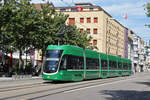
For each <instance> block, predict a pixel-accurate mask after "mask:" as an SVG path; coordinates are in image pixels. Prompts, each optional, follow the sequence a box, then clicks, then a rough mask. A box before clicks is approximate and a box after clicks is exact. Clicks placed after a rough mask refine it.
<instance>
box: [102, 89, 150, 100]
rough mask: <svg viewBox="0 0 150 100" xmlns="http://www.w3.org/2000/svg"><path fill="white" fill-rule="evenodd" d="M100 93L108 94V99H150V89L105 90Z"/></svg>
mask: <svg viewBox="0 0 150 100" xmlns="http://www.w3.org/2000/svg"><path fill="white" fill-rule="evenodd" d="M99 93H102V94H103V95H106V99H107V100H150V91H135V90H104V91H100V92H99Z"/></svg>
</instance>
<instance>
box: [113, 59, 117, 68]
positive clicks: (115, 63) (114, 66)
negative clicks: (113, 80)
mask: <svg viewBox="0 0 150 100" xmlns="http://www.w3.org/2000/svg"><path fill="white" fill-rule="evenodd" d="M113 68H114V70H117V62H115V61H113Z"/></svg>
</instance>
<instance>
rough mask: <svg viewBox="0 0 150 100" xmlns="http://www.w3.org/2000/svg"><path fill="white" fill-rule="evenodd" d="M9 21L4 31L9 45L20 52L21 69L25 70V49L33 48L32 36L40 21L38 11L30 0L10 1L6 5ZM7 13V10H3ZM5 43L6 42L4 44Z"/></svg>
mask: <svg viewBox="0 0 150 100" xmlns="http://www.w3.org/2000/svg"><path fill="white" fill-rule="evenodd" d="M5 6H6V9H7V10H6V12H5V13H9V14H4V15H6V17H7V15H8V18H9V20H8V21H7V20H6V19H5V20H6V21H5V20H4V21H3V22H4V23H3V27H2V31H3V33H4V36H5V35H6V36H7V37H8V38H7V39H8V40H11V43H10V42H9V41H8V42H9V45H11V46H12V47H14V48H15V49H16V50H18V51H19V68H23V65H24V63H23V59H22V54H23V51H24V50H25V48H27V47H30V46H32V35H33V34H35V32H36V31H35V30H36V29H34V28H35V27H36V23H37V21H38V20H39V19H38V18H39V17H38V15H36V11H37V10H36V9H35V8H34V7H33V6H32V5H31V4H30V0H10V1H9V0H8V1H7V2H5V3H4V9H5ZM3 11H5V10H3ZM3 43H4V42H3Z"/></svg>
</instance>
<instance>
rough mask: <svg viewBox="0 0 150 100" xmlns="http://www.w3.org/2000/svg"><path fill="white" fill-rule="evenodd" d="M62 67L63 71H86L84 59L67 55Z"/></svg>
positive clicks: (63, 59)
mask: <svg viewBox="0 0 150 100" xmlns="http://www.w3.org/2000/svg"><path fill="white" fill-rule="evenodd" d="M65 59H66V60H65ZM60 65H61V69H84V60H83V57H79V56H72V55H66V56H64V57H63V58H62V61H61V64H60Z"/></svg>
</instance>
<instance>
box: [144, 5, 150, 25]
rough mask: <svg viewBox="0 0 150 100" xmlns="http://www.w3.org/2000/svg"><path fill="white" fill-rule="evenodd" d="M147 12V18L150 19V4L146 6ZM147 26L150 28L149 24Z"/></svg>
mask: <svg viewBox="0 0 150 100" xmlns="http://www.w3.org/2000/svg"><path fill="white" fill-rule="evenodd" d="M145 10H146V11H147V13H146V15H147V17H150V3H147V4H146V8H145ZM146 26H148V27H149V28H150V24H148V25H146Z"/></svg>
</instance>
